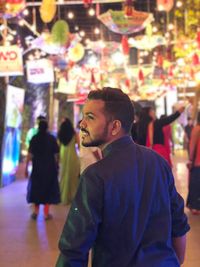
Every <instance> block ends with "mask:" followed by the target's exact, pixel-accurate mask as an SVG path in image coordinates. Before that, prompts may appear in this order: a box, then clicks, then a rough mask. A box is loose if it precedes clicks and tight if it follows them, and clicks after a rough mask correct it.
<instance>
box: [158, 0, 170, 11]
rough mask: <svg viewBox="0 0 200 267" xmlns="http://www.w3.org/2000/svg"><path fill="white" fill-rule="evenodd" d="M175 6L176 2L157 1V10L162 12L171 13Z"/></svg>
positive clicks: (168, 0) (167, 0)
mask: <svg viewBox="0 0 200 267" xmlns="http://www.w3.org/2000/svg"><path fill="white" fill-rule="evenodd" d="M173 6H174V0H157V8H158V10H160V11H166V12H169V11H170V10H171V9H172V7H173Z"/></svg>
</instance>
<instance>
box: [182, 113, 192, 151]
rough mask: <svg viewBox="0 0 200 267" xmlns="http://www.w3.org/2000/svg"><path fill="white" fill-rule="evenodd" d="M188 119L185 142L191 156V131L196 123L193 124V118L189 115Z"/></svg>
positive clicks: (185, 128)
mask: <svg viewBox="0 0 200 267" xmlns="http://www.w3.org/2000/svg"><path fill="white" fill-rule="evenodd" d="M187 121H188V123H187V125H186V126H185V127H184V142H185V147H186V149H187V152H188V156H189V155H190V152H189V149H190V137H191V133H192V129H193V127H194V125H193V121H192V118H190V117H188V119H187Z"/></svg>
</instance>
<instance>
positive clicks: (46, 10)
mask: <svg viewBox="0 0 200 267" xmlns="http://www.w3.org/2000/svg"><path fill="white" fill-rule="evenodd" d="M55 14H56V0H42V4H41V7H40V17H41V19H42V21H43V22H44V23H49V22H51V21H52V19H53V18H54V16H55Z"/></svg>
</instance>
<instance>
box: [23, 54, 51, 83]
mask: <svg viewBox="0 0 200 267" xmlns="http://www.w3.org/2000/svg"><path fill="white" fill-rule="evenodd" d="M26 70H27V80H28V82H30V83H35V84H39V83H50V82H53V81H54V70H53V64H52V62H51V60H49V59H46V58H43V59H39V60H30V61H27V63H26Z"/></svg>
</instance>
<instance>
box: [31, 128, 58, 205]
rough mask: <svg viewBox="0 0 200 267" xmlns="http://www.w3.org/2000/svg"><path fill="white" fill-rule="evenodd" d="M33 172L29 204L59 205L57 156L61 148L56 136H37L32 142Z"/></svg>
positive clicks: (47, 134)
mask: <svg viewBox="0 0 200 267" xmlns="http://www.w3.org/2000/svg"><path fill="white" fill-rule="evenodd" d="M29 152H30V153H31V154H32V157H33V158H32V166H33V168H32V172H31V175H30V179H29V182H28V192H27V202H28V203H35V204H57V203H59V202H60V191H59V184H58V166H57V163H56V160H55V154H58V153H59V147H58V144H57V142H56V139H55V137H54V136H52V135H50V134H49V133H46V134H44V135H41V134H39V133H38V134H36V135H35V136H33V138H32V139H31V142H30V147H29Z"/></svg>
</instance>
